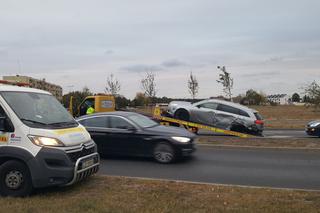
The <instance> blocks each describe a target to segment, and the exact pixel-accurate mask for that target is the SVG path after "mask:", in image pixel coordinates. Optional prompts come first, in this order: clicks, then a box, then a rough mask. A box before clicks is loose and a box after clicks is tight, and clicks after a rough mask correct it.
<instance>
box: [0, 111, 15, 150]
mask: <svg viewBox="0 0 320 213" xmlns="http://www.w3.org/2000/svg"><path fill="white" fill-rule="evenodd" d="M10 125H11V127H10ZM10 129H11V131H10ZM12 131H13V126H12V124H11V122H10V120H9V118H8V116H7V114H6V112H5V111H4V109H3V108H2V106H1V105H0V146H4V145H7V144H8V142H9V132H12Z"/></svg>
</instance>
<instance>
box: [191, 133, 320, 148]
mask: <svg viewBox="0 0 320 213" xmlns="http://www.w3.org/2000/svg"><path fill="white" fill-rule="evenodd" d="M197 142H198V143H199V144H212V145H227V146H254V147H278V148H283V147H291V148H306V149H320V139H319V138H239V137H225V136H199V137H198V140H197Z"/></svg>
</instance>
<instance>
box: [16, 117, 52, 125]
mask: <svg viewBox="0 0 320 213" xmlns="http://www.w3.org/2000/svg"><path fill="white" fill-rule="evenodd" d="M20 120H21V121H27V122H30V123H34V124H41V125H45V126H47V125H48V124H47V123H43V122H40V121H35V120H30V119H27V118H21V119H20Z"/></svg>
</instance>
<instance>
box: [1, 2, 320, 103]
mask: <svg viewBox="0 0 320 213" xmlns="http://www.w3.org/2000/svg"><path fill="white" fill-rule="evenodd" d="M0 5H1V7H0V32H1V33H0V77H1V76H5V75H16V74H19V75H27V76H31V77H35V78H41V79H42V78H45V79H46V81H48V82H52V83H55V84H58V85H61V86H62V87H63V89H64V93H67V92H69V91H73V90H81V89H82V88H83V87H84V86H87V87H89V88H90V89H91V90H92V91H93V92H96V93H98V92H104V88H105V85H106V81H107V77H108V76H109V75H110V74H111V73H112V74H114V76H115V77H116V78H117V79H118V80H119V81H120V83H121V90H120V93H121V94H122V95H125V96H126V97H128V98H134V96H135V94H136V93H137V92H139V91H142V89H141V83H140V82H141V79H142V78H143V77H144V76H145V75H146V72H153V73H154V74H155V80H156V89H157V96H161V97H162V96H167V97H172V98H187V97H190V94H189V93H188V89H187V81H188V78H189V75H190V72H191V71H192V73H193V74H194V75H195V76H196V78H197V79H198V82H199V93H198V97H199V98H208V97H212V96H218V95H222V94H223V92H222V86H221V85H220V84H218V83H217V81H216V80H217V79H218V75H219V73H220V71H219V70H218V69H217V66H225V67H226V69H227V71H228V72H230V73H231V76H232V77H233V79H234V87H233V94H234V95H238V94H243V93H245V92H246V91H247V90H248V89H255V90H257V91H260V92H263V93H265V94H275V93H287V94H290V95H291V94H292V93H294V92H299V93H302V92H303V89H302V88H303V87H304V86H306V85H307V84H309V83H310V82H312V81H313V80H316V81H318V82H319V81H320V24H319V21H320V13H319V11H320V1H319V0H305V1H301V0H277V1H276V0H263V1H262V0H238V1H235V0H233V1H231V0H224V1H221V0H220V1H216V0H135V1H132V0H90V1H88V0H76V1H75V0H68V1H65V0H54V1H53V0H52V1H48V0H28V1H18V0H0Z"/></svg>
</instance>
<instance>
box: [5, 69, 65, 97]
mask: <svg viewBox="0 0 320 213" xmlns="http://www.w3.org/2000/svg"><path fill="white" fill-rule="evenodd" d="M2 79H3V80H4V81H9V82H19V83H25V84H28V85H29V87H31V88H36V89H41V90H45V91H48V92H50V93H52V94H53V95H54V96H55V97H56V98H57V99H58V100H60V101H61V100H62V87H61V86H59V85H55V84H52V83H49V82H46V80H45V79H41V80H39V79H35V78H32V77H29V76H20V75H16V76H3V78H2Z"/></svg>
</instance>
